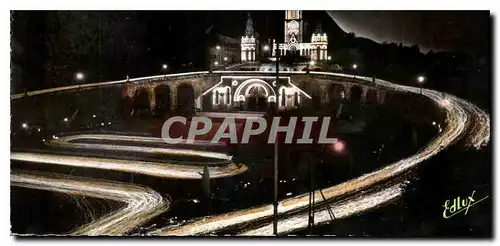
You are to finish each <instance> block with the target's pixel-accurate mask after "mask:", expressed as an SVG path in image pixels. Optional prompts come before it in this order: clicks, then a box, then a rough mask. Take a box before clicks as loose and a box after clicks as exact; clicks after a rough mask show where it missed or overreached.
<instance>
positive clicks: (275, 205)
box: [273, 46, 281, 236]
mask: <svg viewBox="0 0 500 246" xmlns="http://www.w3.org/2000/svg"><path fill="white" fill-rule="evenodd" d="M280 55H281V54H280V51H279V49H278V46H276V83H278V81H279V78H280V76H279V73H280V66H279V62H280ZM278 153H279V152H278V135H276V139H275V141H274V170H273V174H274V175H273V176H274V201H273V234H274V235H275V236H278Z"/></svg>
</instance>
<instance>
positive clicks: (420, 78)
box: [417, 76, 425, 83]
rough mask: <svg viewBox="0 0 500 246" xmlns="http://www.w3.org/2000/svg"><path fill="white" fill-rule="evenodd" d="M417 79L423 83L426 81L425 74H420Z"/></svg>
mask: <svg viewBox="0 0 500 246" xmlns="http://www.w3.org/2000/svg"><path fill="white" fill-rule="evenodd" d="M417 81H418V83H423V82H424V81H425V77H424V76H418V77H417Z"/></svg>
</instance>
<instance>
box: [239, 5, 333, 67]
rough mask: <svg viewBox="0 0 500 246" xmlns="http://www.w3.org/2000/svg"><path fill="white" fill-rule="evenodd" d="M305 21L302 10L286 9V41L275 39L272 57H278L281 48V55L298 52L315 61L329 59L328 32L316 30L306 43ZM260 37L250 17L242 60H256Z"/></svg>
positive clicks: (244, 39) (242, 41) (242, 47)
mask: <svg viewBox="0 0 500 246" xmlns="http://www.w3.org/2000/svg"><path fill="white" fill-rule="evenodd" d="M304 38H305V37H304V23H303V20H302V11H301V10H287V11H285V37H284V43H277V42H276V40H275V39H273V41H272V42H273V48H272V52H271V54H272V55H271V56H272V58H274V59H275V58H276V51H277V49H279V52H280V55H281V56H286V55H287V54H298V55H301V56H305V57H309V58H310V59H311V60H313V61H322V60H327V58H328V49H327V47H328V37H327V35H326V33H321V31H320V30H316V31H315V32H314V33H313V34H312V35H311V39H310V42H308V43H304V42H303V41H304ZM258 50H259V49H258V38H256V37H255V36H254V32H253V23H252V20H251V19H250V17H249V19H248V21H247V25H246V31H245V36H243V37H241V61H242V62H249V61H250V62H251V61H255V60H256V59H257V58H256V57H257V52H258Z"/></svg>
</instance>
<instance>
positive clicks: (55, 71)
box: [11, 11, 491, 91]
mask: <svg viewBox="0 0 500 246" xmlns="http://www.w3.org/2000/svg"><path fill="white" fill-rule="evenodd" d="M247 13H250V14H251V17H252V19H253V24H254V29H255V31H256V32H258V35H259V37H260V40H261V42H265V41H266V40H267V38H275V39H277V41H278V42H281V41H283V32H284V30H283V28H284V24H283V21H284V11H87V12H85V11H66V12H54V11H13V12H12V22H11V28H12V32H11V33H12V36H11V37H12V39H11V44H12V62H13V66H12V70H13V83H12V84H14V85H15V86H14V87H15V88H13V90H16V91H19V90H21V91H23V90H33V89H40V88H47V87H54V86H61V85H64V84H67V83H72V80H74V79H73V78H74V74H75V73H77V72H87V76H86V78H87V81H89V82H90V81H106V80H116V79H123V78H125V77H126V76H127V75H129V76H130V77H138V76H149V75H154V74H158V73H160V72H161V69H160V68H161V64H163V63H167V64H169V68H171V70H170V72H182V71H186V69H187V68H188V67H189V66H190V69H191V70H202V69H206V67H207V61H206V60H207V55H206V53H207V47H209V46H210V45H215V44H212V43H210V42H209V41H208V36H209V35H208V34H207V33H208V31H209V30H212V31H213V32H214V33H220V34H223V35H226V36H231V37H235V38H239V37H241V35H243V34H244V32H245V23H246V20H247ZM303 19H304V32H305V33H304V41H305V42H308V41H309V40H310V35H311V33H312V32H313V31H314V30H315V29H316V28H317V26H318V24H321V28H322V31H323V32H327V33H328V35H329V49H333V48H332V47H334V46H333V45H334V44H335V42H338V41H339V40H341V38H342V37H343V36H344V35H345V33H346V32H354V33H355V35H356V36H358V37H366V38H369V39H372V40H374V41H376V42H384V41H386V42H389V43H390V42H396V43H403V44H405V45H413V44H418V46H419V47H420V50H421V51H423V52H426V51H428V50H430V49H432V50H434V51H439V50H445V51H454V50H460V51H464V52H467V53H469V54H471V55H472V56H481V57H489V50H490V45H489V42H490V40H491V38H490V36H489V34H490V15H489V12H488V11H483V12H463V11H462V12H457V11H451V12H450V11H448V12H435V11H420V12H402V11H304V12H303ZM18 81H21V82H18Z"/></svg>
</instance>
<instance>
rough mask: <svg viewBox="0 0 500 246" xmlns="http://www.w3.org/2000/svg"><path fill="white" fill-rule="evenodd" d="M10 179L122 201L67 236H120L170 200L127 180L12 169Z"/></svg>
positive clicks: (23, 184)
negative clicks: (103, 214)
mask: <svg viewBox="0 0 500 246" xmlns="http://www.w3.org/2000/svg"><path fill="white" fill-rule="evenodd" d="M10 180H11V185H13V186H18V187H24V188H29V189H38V190H48V191H53V192H60V193H65V194H68V195H73V196H84V197H85V196H89V197H95V198H101V199H108V200H114V201H118V202H123V203H125V204H126V206H125V207H123V208H120V209H118V210H116V211H114V212H112V213H110V214H108V215H106V216H104V217H102V218H100V219H97V220H94V221H92V222H90V223H88V224H85V225H82V226H80V227H78V228H76V229H75V230H73V231H71V232H69V235H89V236H101V235H109V236H119V235H124V234H126V233H128V232H130V231H132V230H133V229H135V228H137V227H138V226H139V225H141V224H143V223H146V222H147V221H149V220H150V219H152V218H154V217H155V216H157V215H159V214H161V213H163V212H165V211H167V210H168V208H169V206H170V203H169V202H168V201H166V200H165V199H163V198H162V196H161V195H160V194H158V193H157V192H155V191H154V190H152V189H150V188H146V187H142V186H138V185H132V184H127V183H118V182H110V181H103V180H94V179H89V178H78V177H73V176H68V175H63V174H54V173H40V172H26V171H22V172H18V171H13V172H12V173H11V175H10Z"/></svg>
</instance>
